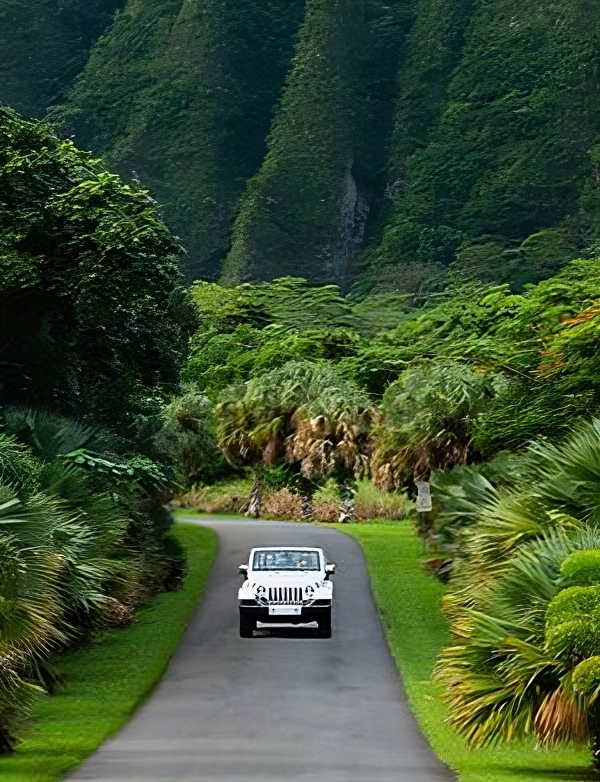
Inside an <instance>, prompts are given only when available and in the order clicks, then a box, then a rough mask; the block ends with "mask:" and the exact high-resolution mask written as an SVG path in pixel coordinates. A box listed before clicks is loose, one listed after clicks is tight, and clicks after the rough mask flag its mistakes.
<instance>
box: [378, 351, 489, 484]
mask: <svg viewBox="0 0 600 782" xmlns="http://www.w3.org/2000/svg"><path fill="white" fill-rule="evenodd" d="M497 382H498V380H497V378H496V377H495V376H494V375H493V374H485V373H477V372H475V371H474V370H473V369H471V368H470V367H469V366H468V365H466V364H460V363H458V362H453V361H446V362H443V363H442V362H440V361H438V362H432V361H421V362H416V363H415V364H414V365H412V366H411V367H409V368H408V369H406V370H405V371H404V372H403V373H402V375H401V376H400V378H399V379H398V380H397V381H396V382H394V383H392V384H391V385H390V386H389V387H388V388H387V390H386V392H385V394H384V395H383V400H382V403H381V421H380V423H379V424H378V426H377V427H376V428H375V430H374V432H373V438H374V449H373V458H372V463H373V475H374V477H375V480H376V482H377V483H378V484H379V485H380V486H382V487H383V488H388V489H391V488H392V487H393V486H399V485H401V484H402V483H403V482H404V481H405V480H406V479H407V478H408V477H411V478H412V479H413V480H414V481H415V482H417V481H421V480H424V481H428V480H429V476H430V474H431V471H432V470H435V469H438V470H440V469H446V468H447V467H451V466H454V465H459V464H466V462H467V461H468V460H469V457H470V455H471V426H472V423H473V422H474V421H475V420H476V419H477V417H478V416H479V415H481V414H482V413H483V412H484V411H485V410H486V409H487V408H488V407H489V406H490V403H491V401H492V399H493V397H494V394H495V393H496V387H495V386H496V384H497Z"/></svg>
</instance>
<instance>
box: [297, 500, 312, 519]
mask: <svg viewBox="0 0 600 782" xmlns="http://www.w3.org/2000/svg"><path fill="white" fill-rule="evenodd" d="M314 513H315V509H314V508H313V503H312V495H311V494H301V495H300V515H301V517H302V518H303V519H310V518H311V516H313V515H314Z"/></svg>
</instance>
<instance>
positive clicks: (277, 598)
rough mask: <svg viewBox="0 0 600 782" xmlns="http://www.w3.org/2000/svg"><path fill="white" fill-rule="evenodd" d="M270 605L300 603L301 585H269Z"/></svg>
mask: <svg viewBox="0 0 600 782" xmlns="http://www.w3.org/2000/svg"><path fill="white" fill-rule="evenodd" d="M268 600H269V603H271V604H272V605H277V604H281V605H302V587H269V598H268Z"/></svg>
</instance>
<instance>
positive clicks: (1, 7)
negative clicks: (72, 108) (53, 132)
mask: <svg viewBox="0 0 600 782" xmlns="http://www.w3.org/2000/svg"><path fill="white" fill-rule="evenodd" d="M122 5H123V0H86V2H81V0H61V2H60V3H57V2H55V0H29V1H28V2H26V0H0V74H1V78H0V103H5V104H7V105H9V106H12V107H13V108H14V109H16V110H17V111H20V112H21V113H22V114H25V115H26V116H31V117H40V116H43V115H44V114H45V112H46V109H47V108H48V106H49V105H50V104H51V103H54V102H55V101H57V100H58V99H59V98H60V97H61V95H62V94H63V92H64V91H65V90H66V89H68V88H69V87H70V86H71V83H72V81H73V79H74V78H75V76H76V75H77V74H78V73H79V71H80V70H81V69H82V68H83V67H84V65H85V63H86V61H87V58H88V56H89V52H90V49H91V47H92V46H93V45H94V43H95V42H96V40H97V38H98V36H99V35H101V34H102V32H103V31H104V29H105V28H106V26H107V25H108V24H110V22H111V19H112V17H113V15H114V13H115V11H116V10H117V9H118V8H120V7H121V6H122Z"/></svg>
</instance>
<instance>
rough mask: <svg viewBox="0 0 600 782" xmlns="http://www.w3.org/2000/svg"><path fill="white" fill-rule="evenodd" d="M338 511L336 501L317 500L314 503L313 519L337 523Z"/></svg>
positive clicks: (338, 506)
mask: <svg viewBox="0 0 600 782" xmlns="http://www.w3.org/2000/svg"><path fill="white" fill-rule="evenodd" d="M340 509H341V506H340V503H339V502H337V501H336V500H318V501H317V502H315V512H314V515H313V518H315V519H316V520H317V521H326V522H334V521H339V518H340Z"/></svg>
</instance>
